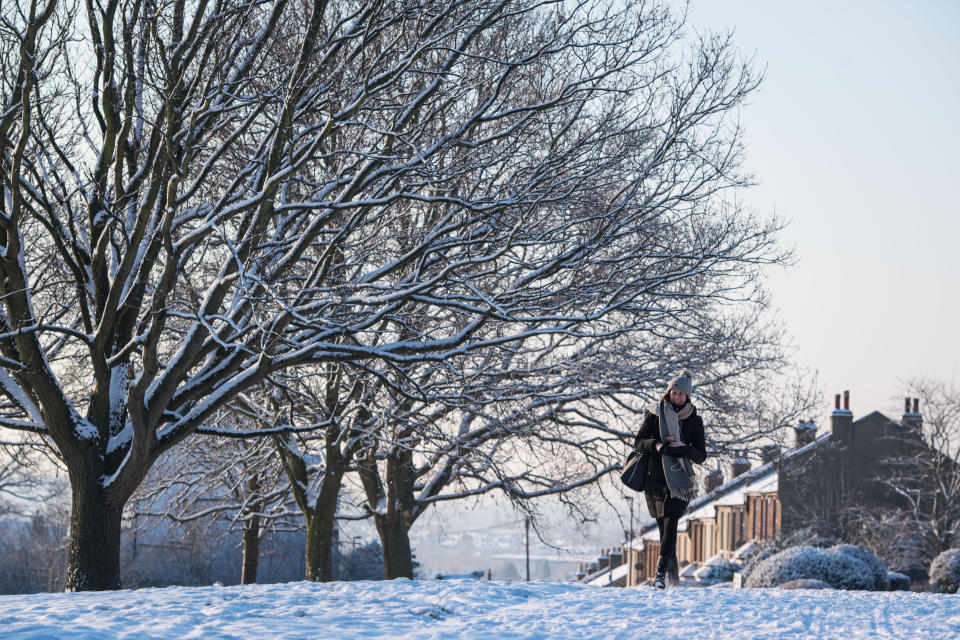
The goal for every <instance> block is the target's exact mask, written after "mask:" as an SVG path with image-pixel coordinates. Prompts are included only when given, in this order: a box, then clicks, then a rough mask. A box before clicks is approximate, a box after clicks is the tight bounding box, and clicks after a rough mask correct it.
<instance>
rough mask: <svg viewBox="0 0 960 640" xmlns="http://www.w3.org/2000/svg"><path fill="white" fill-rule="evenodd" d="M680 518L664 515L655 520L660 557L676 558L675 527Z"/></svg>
mask: <svg viewBox="0 0 960 640" xmlns="http://www.w3.org/2000/svg"><path fill="white" fill-rule="evenodd" d="M678 524H680V516H672V515H664V516H662V517H660V518H657V528H658V529H660V557H661V558H675V557H677V525H678Z"/></svg>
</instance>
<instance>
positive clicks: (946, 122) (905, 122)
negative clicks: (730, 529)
mask: <svg viewBox="0 0 960 640" xmlns="http://www.w3.org/2000/svg"><path fill="white" fill-rule="evenodd" d="M689 24H690V25H692V26H694V27H696V28H699V29H703V28H705V27H708V28H711V29H713V30H718V29H723V28H725V27H732V28H734V29H735V40H736V42H737V44H738V46H739V47H740V49H741V51H742V52H743V53H744V54H746V55H753V56H755V58H756V61H757V65H758V67H760V68H764V67H765V69H766V74H765V81H764V83H763V86H762V88H761V90H760V91H759V92H758V93H757V94H755V95H754V97H753V99H752V101H751V103H750V104H749V105H748V106H747V107H746V108H745V109H744V110H743V112H742V114H741V122H742V124H743V125H744V127H745V128H746V138H745V143H746V152H747V168H748V169H749V170H750V171H751V172H753V173H754V174H755V176H756V178H757V180H759V182H760V183H761V184H760V186H758V187H756V188H754V189H752V190H750V191H749V192H745V193H743V194H741V195H742V198H743V200H744V201H746V202H747V203H749V204H751V205H753V207H755V208H756V209H757V210H759V211H760V212H764V213H769V212H772V211H776V213H777V214H778V215H780V216H782V217H784V218H786V219H787V220H789V221H790V225H789V227H788V228H787V230H786V231H785V233H784V234H783V236H782V238H783V241H784V243H785V244H786V245H787V246H793V247H795V250H796V256H797V258H798V259H799V261H798V263H797V264H796V266H794V267H791V268H790V269H788V270H786V271H778V272H773V273H771V277H770V280H769V289H770V291H771V293H772V296H773V303H774V305H775V306H776V307H777V308H778V309H779V314H780V316H781V318H782V319H783V320H784V322H785V324H786V327H787V329H788V331H789V333H790V335H791V337H792V340H793V342H794V344H795V345H796V347H797V349H798V359H799V361H800V362H801V363H802V364H804V365H806V366H809V367H812V368H814V369H816V370H818V371H819V374H820V381H821V386H822V389H823V392H824V395H825V399H826V400H829V402H830V403H832V398H833V394H834V393H837V392H840V391H842V390H844V389H849V390H850V394H851V409H852V410H853V412H854V417H855V418H857V417H860V416H863V415H865V414H866V413H868V412H870V411H872V410H874V409H879V410H881V411H885V412H889V411H890V410H891V409H892V411H895V412H896V414H895V415H891V417H894V418H898V417H899V413H900V412H901V411H902V396H903V395H904V392H903V388H904V384H903V382H904V380H905V379H907V378H909V377H912V376H933V377H936V378H940V379H946V380H947V381H950V380H953V381H955V382H957V383H958V384H960V337H958V334H960V332H958V322H960V268H958V266H957V261H958V260H960V206H958V204H957V203H958V201H960V200H958V199H960V161H958V153H960V124H958V117H960V2H958V1H953V0H951V1H946V0H944V1H940V2H937V1H934V0H928V1H911V2H907V1H905V0H904V1H902V2H891V1H877V0H871V1H870V2H866V1H847V0H844V1H843V2H825V1H816V0H813V1H807V2H789V3H788V2H769V1H761V0H723V1H720V0H700V1H699V2H695V3H694V6H693V7H692V11H691V15H690V20H689ZM896 397H901V400H899V402H897V401H894V400H893V399H894V398H896ZM830 407H832V404H831V405H830ZM830 407H827V406H825V407H824V411H823V412H822V414H821V415H820V416H819V419H818V422H819V423H820V424H824V420H825V416H826V415H828V413H829V408H830Z"/></svg>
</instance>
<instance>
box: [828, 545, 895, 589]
mask: <svg viewBox="0 0 960 640" xmlns="http://www.w3.org/2000/svg"><path fill="white" fill-rule="evenodd" d="M831 549H833V550H835V551H839V552H840V553H845V554H847V555H848V556H852V557H854V558H856V559H857V560H859V561H860V562H862V563H863V564H864V565H865V566H866V567H867V569H868V571H869V575H870V576H871V577H872V579H873V586H872V587H870V588H871V589H872V590H874V591H886V590H887V589H888V587H889V584H888V582H887V565H886V564H885V563H884V562H883V560H881V559H880V558H878V557H877V556H875V555H874V554H872V553H870V552H869V551H867V550H865V549H861V548H860V547H858V546H856V545H854V544H838V545H835V546H833V547H831Z"/></svg>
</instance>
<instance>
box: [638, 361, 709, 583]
mask: <svg viewBox="0 0 960 640" xmlns="http://www.w3.org/2000/svg"><path fill="white" fill-rule="evenodd" d="M692 395H693V384H692V383H691V381H690V374H689V373H688V372H687V371H686V370H684V371H682V372H680V375H678V376H677V377H676V378H674V379H673V380H671V381H670V384H668V385H667V391H666V393H665V394H664V396H663V397H662V398H661V399H660V401H659V402H657V403H655V404H651V405H650V406H649V407H646V408H645V410H644V419H643V424H642V425H641V426H640V431H639V432H638V433H637V437H636V440H635V441H634V443H633V448H634V449H635V450H637V451H645V452H647V453H648V454H649V455H650V456H651V457H650V461H649V464H648V465H647V476H646V478H645V482H644V489H643V491H644V497H645V498H646V500H647V509H649V511H650V517H652V518H656V520H657V527H658V528H659V529H660V558H659V559H658V560H657V573H656V576H655V577H654V579H653V586H654V587H656V588H657V589H663V588H664V587H665V586H666V581H667V578H668V577H669V578H670V579H671V580H672V581H676V580H677V579H678V571H679V566H678V564H677V524H678V523H679V522H680V517H681V516H682V515H683V513H684V512H685V511H686V510H687V505H688V504H689V503H690V501H691V500H692V499H693V498H694V496H696V493H697V488H696V485H695V484H694V475H693V465H692V464H691V463H692V462H696V463H697V464H703V461H704V460H706V459H707V450H706V445H705V443H704V436H703V420H701V419H700V416H698V415H697V410H696V408H695V407H694V406H693V404H692V403H691V402H690V399H691V397H692Z"/></svg>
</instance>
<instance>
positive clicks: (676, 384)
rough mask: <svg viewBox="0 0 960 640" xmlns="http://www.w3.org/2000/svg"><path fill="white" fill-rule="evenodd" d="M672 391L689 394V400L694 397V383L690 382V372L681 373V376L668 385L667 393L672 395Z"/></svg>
mask: <svg viewBox="0 0 960 640" xmlns="http://www.w3.org/2000/svg"><path fill="white" fill-rule="evenodd" d="M671 389H680V391H683V392H684V393H685V394H687V398H688V399H689V398H690V397H691V396H693V383H692V382H691V381H690V372H689V371H687V370H686V369H684V370H683V371H681V372H680V375H678V376H677V377H676V378H674V379H673V380H671V381H670V383H669V384H668V385H667V393H670V390H671Z"/></svg>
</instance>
